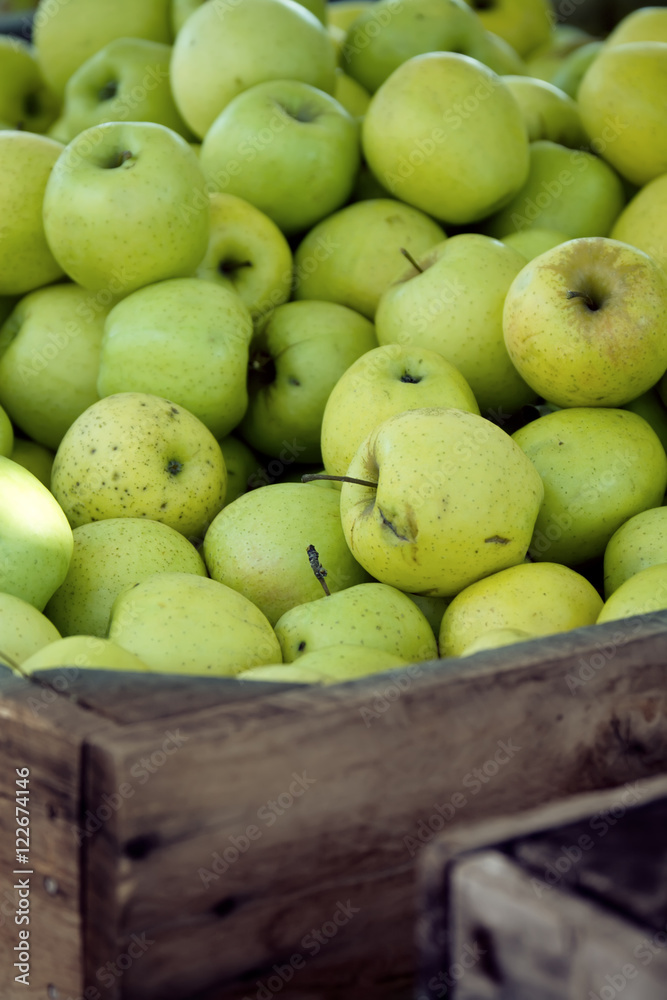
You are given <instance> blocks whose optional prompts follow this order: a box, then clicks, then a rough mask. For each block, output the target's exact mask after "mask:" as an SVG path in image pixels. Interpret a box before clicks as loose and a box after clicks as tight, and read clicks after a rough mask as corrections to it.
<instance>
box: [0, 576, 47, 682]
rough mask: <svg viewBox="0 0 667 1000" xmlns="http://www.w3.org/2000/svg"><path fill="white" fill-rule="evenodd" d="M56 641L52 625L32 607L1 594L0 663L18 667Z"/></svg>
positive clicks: (10, 595) (12, 595) (19, 599)
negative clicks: (43, 647)
mask: <svg viewBox="0 0 667 1000" xmlns="http://www.w3.org/2000/svg"><path fill="white" fill-rule="evenodd" d="M59 638H60V633H59V632H58V629H57V628H56V627H55V625H53V624H52V623H51V622H50V621H49V619H48V618H47V617H46V615H43V614H42V612H41V611H38V610H37V608H36V607H34V605H32V604H29V603H28V601H24V600H23V599H22V598H20V597H15V596H14V594H7V593H4V592H0V663H3V664H6V665H7V666H9V667H15V666H16V664H18V665H19V666H20V665H22V664H23V663H24V661H25V660H27V659H28V657H29V656H32V655H33V653H36V652H37V651H38V650H39V649H41V648H42V646H46V645H48V643H50V642H55V641H56V639H59Z"/></svg>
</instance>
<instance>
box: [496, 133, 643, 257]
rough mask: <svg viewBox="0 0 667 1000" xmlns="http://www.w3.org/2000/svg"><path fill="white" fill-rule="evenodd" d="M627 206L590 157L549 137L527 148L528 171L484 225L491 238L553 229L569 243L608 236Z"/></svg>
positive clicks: (612, 178) (616, 183)
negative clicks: (568, 239) (565, 236)
mask: <svg viewBox="0 0 667 1000" xmlns="http://www.w3.org/2000/svg"><path fill="white" fill-rule="evenodd" d="M624 204H625V196H624V193H623V185H622V184H621V181H620V178H619V177H618V176H617V174H616V173H615V172H614V171H613V170H612V168H611V167H610V166H608V164H606V163H605V162H604V160H601V159H600V158H599V157H598V156H595V155H594V154H593V153H588V152H586V151H584V150H580V149H577V150H572V149H568V148H567V147H566V146H561V145H559V144H558V143H556V142H551V141H549V140H548V139H540V140H538V141H537V142H532V143H531V144H530V173H529V175H528V178H527V180H526V183H525V184H524V185H523V187H522V188H521V190H520V191H518V192H517V194H516V195H515V196H514V198H512V200H511V201H510V202H509V204H507V205H506V206H505V207H504V208H503V209H501V211H500V212H497V213H496V214H495V215H493V216H492V217H491V218H490V219H489V220H488V222H486V223H485V224H484V231H485V232H487V233H488V234H489V235H490V236H496V237H501V236H506V235H507V233H511V232H512V231H516V232H518V231H519V230H522V229H530V228H533V227H534V228H539V229H557V230H559V231H560V232H564V233H567V234H568V236H569V238H570V239H577V238H578V237H580V236H607V234H608V233H609V230H610V229H611V227H612V226H613V224H614V222H615V220H616V218H617V216H618V215H619V213H620V212H621V209H622V208H623V205H624Z"/></svg>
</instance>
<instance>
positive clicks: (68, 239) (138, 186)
mask: <svg viewBox="0 0 667 1000" xmlns="http://www.w3.org/2000/svg"><path fill="white" fill-rule="evenodd" d="M0 140H1V136H0ZM44 141H46V140H44ZM43 215H44V229H45V231H46V238H47V241H48V243H49V246H50V248H51V251H52V253H53V255H54V257H55V258H56V260H57V261H58V264H59V265H60V266H61V267H62V268H63V270H65V271H66V272H67V274H68V275H69V276H70V278H72V280H73V281H76V282H77V283H78V284H80V285H83V287H84V288H89V289H91V291H103V290H105V291H106V290H108V289H109V288H112V289H115V288H119V289H120V293H121V294H129V292H132V291H134V290H135V289H137V288H141V287H142V286H143V285H147V284H150V283H151V282H154V281H161V280H163V279H165V278H178V277H185V276H187V275H189V274H192V273H193V272H194V271H195V269H196V268H197V266H198V265H199V264H200V262H201V260H202V258H203V256H204V254H205V253H206V248H207V246H208V237H209V200H208V194H207V193H206V188H205V181H204V175H203V174H202V171H201V167H200V166H199V162H198V160H197V157H196V155H195V154H194V152H193V151H192V149H191V148H190V146H189V145H188V143H187V142H186V141H185V139H183V137H182V136H180V135H178V134H177V133H176V132H174V131H172V130H171V129H169V128H166V127H165V126H164V125H156V124H155V123H153V122H105V123H104V124H102V125H94V126H93V127H92V128H89V129H86V130H85V131H83V132H81V133H80V134H79V135H78V136H77V137H76V138H75V139H73V140H72V141H71V142H70V143H69V145H67V146H66V147H65V149H64V150H63V151H62V153H61V155H60V156H59V157H58V159H57V161H56V163H55V165H54V167H53V170H52V172H51V176H50V177H49V180H48V183H47V185H46V191H45V192H44V211H43Z"/></svg>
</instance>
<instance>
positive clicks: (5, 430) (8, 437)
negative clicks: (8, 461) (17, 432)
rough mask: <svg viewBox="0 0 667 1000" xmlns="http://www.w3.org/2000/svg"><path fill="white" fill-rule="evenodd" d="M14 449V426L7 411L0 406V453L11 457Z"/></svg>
mask: <svg viewBox="0 0 667 1000" xmlns="http://www.w3.org/2000/svg"><path fill="white" fill-rule="evenodd" d="M13 449H14V427H13V425H12V422H11V420H10V419H9V417H8V416H7V411H6V410H5V409H4V407H2V406H0V455H3V456H4V457H5V458H11V454H12V451H13Z"/></svg>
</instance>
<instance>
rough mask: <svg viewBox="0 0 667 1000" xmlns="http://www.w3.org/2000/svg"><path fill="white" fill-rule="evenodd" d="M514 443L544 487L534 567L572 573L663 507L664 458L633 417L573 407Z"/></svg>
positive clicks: (522, 432)
mask: <svg viewBox="0 0 667 1000" xmlns="http://www.w3.org/2000/svg"><path fill="white" fill-rule="evenodd" d="M512 436H513V439H514V441H515V442H516V444H518V445H519V447H520V448H522V449H523V451H524V452H525V454H526V455H527V456H528V458H529V459H530V460H531V462H532V463H533V465H534V466H535V468H536V469H537V471H538V472H539V474H540V476H541V478H542V482H543V483H544V502H543V504H542V506H541V508H540V512H539V514H538V516H537V520H536V522H535V531H534V534H533V538H532V540H531V543H530V550H529V551H530V555H531V558H532V559H534V560H536V561H541V562H544V561H548V562H560V563H564V564H565V565H566V566H577V565H580V564H581V563H584V562H587V561H588V560H590V559H595V558H597V557H599V556H602V555H603V553H604V550H605V546H606V545H607V542H608V541H609V539H610V538H611V536H612V535H613V533H614V532H615V531H616V529H617V528H619V527H620V526H621V524H623V522H624V521H627V520H628V518H630V517H632V516H633V515H634V514H639V513H640V511H642V510H647V509H648V508H650V507H657V506H658V505H659V504H661V503H662V501H663V498H664V495H665V489H666V488H667V455H665V449H664V448H663V447H662V444H661V443H660V439H659V438H658V436H657V434H656V433H655V431H654V430H653V429H652V428H651V427H650V426H649V424H648V423H647V422H646V421H645V420H644V419H643V418H642V417H639V416H637V414H636V413H629V412H628V411H627V410H619V409H613V408H607V407H588V406H586V407H572V408H570V409H567V410H556V411H555V412H554V413H548V414H546V415H545V416H542V417H539V418H538V419H537V420H534V421H532V423H529V424H526V425H525V426H524V427H522V428H520V429H519V430H518V431H515V433H514V434H513V435H512Z"/></svg>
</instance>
